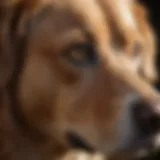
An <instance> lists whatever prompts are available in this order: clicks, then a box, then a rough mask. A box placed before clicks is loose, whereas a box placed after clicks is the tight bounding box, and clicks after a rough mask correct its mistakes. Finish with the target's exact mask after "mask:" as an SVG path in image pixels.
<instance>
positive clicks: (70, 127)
mask: <svg viewBox="0 0 160 160" xmlns="http://www.w3.org/2000/svg"><path fill="white" fill-rule="evenodd" d="M101 2H102V3H104V2H103V1H101ZM110 2H111V1H110ZM0 3H1V2H0ZM108 4H109V3H108ZM0 7H2V8H3V10H4V12H3V13H2V12H1V11H0V14H1V16H0V17H3V18H1V19H0V34H1V35H0V57H1V58H0V91H1V93H0V94H1V96H0V99H1V101H0V103H1V106H0V159H3V160H21V159H23V160H28V159H30V160H53V159H60V157H61V156H64V155H65V153H67V152H68V151H70V150H72V148H71V146H70V144H69V143H68V141H67V138H66V134H67V133H68V132H73V133H75V134H77V135H79V136H81V137H82V138H83V139H85V140H86V141H87V143H88V144H90V145H91V146H93V147H95V148H97V149H98V150H100V151H102V152H103V154H107V155H109V154H110V153H113V152H115V151H116V149H121V148H128V146H129V145H130V144H132V143H133V139H134V138H135V136H136V134H137V130H136V129H135V128H133V132H132V133H131V132H130V129H131V128H129V127H130V126H132V125H134V121H133V119H132V117H131V113H130V109H129V108H130V107H129V106H131V104H130V103H129V102H128V95H132V94H133V93H135V92H136V93H137V94H139V96H140V97H142V98H146V100H147V101H148V103H151V104H153V103H156V104H157V101H158V100H159V94H158V93H157V92H156V91H155V90H154V89H153V88H152V86H151V84H150V83H149V82H147V81H146V80H145V79H143V78H142V77H141V75H140V74H139V72H138V70H137V69H135V62H134V61H133V60H132V59H129V58H128V57H127V56H126V54H125V53H126V52H125V49H124V48H125V46H122V48H123V50H122V51H121V53H122V54H119V51H118V52H117V51H116V50H115V48H114V47H113V46H112V45H111V44H110V41H111V39H112V34H111V33H112V32H111V28H110V25H111V24H110V23H111V22H110V20H109V19H108V18H107V17H106V15H108V17H110V16H111V15H112V16H113V14H112V12H111V13H107V12H106V10H107V9H108V7H109V6H108V5H106V8H105V9H106V10H104V8H103V7H101V5H100V1H96V0H87V1H86V0H84V1H82V0H67V1H65V2H64V1H60V0H53V1H52V0H19V1H18V0H17V1H14V0H13V1H12V2H8V3H7V1H5V2H4V4H3V5H2V3H1V4H0ZM137 10H138V11H137ZM139 10H140V11H141V7H140V8H139V5H138V8H137V6H136V5H135V6H134V7H133V14H134V15H135V17H136V18H137V21H136V24H137V25H139V26H140V29H141V27H142V26H143V25H144V26H146V28H147V29H146V33H149V34H151V32H150V30H148V27H149V24H148V22H147V21H145V22H144V21H143V22H144V24H141V21H140V20H139V19H138V17H137V16H136V14H137V12H139ZM94 16H96V18H98V19H96V21H95V17H94ZM116 18H117V17H116V16H113V19H114V20H115V22H116V24H117V25H118V23H117V19H116ZM139 18H141V17H139ZM143 18H144V16H142V19H143ZM143 22H142V23H143ZM121 25H122V24H121ZM115 30H117V32H118V31H119V29H117V28H115ZM119 32H120V31H119ZM126 32H128V30H127V31H126ZM126 32H125V33H126ZM136 32H137V34H139V33H141V32H140V31H136ZM125 33H123V32H122V37H125ZM151 35H152V34H151ZM142 38H143V37H142ZM120 39H121V38H120ZM147 43H148V41H147ZM75 44H82V45H83V44H90V45H91V46H92V47H93V49H94V50H95V52H96V54H97V56H98V60H99V61H98V63H96V65H95V66H91V67H84V66H81V67H77V68H76V67H75V66H74V65H73V64H72V63H70V62H69V61H68V60H67V59H66V58H65V57H66V56H67V57H68V56H70V53H68V52H66V51H67V49H68V48H70V47H72V46H74V45H75ZM131 44H134V41H131ZM146 46H147V47H148V45H146V44H145V47H146ZM77 52H78V51H77ZM64 55H65V56H64ZM151 56H153V57H154V54H151ZM144 58H145V56H144ZM142 59H143V58H142ZM122 64H124V65H126V66H123V65H122ZM140 64H142V65H143V63H140ZM146 64H147V66H148V62H146ZM131 97H134V96H131ZM126 114H127V116H126ZM128 116H129V117H130V125H127V124H126V123H124V122H127V120H128V119H127V117H128ZM123 118H124V119H125V121H123ZM124 133H127V135H126V137H125V139H121V138H119V137H123V134H124ZM100 159H101V158H100Z"/></svg>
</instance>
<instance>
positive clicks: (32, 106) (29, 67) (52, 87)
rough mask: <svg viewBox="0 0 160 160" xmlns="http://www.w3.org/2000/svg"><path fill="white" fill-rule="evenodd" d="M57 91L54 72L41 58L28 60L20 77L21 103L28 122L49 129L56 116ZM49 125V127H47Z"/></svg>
mask: <svg viewBox="0 0 160 160" xmlns="http://www.w3.org/2000/svg"><path fill="white" fill-rule="evenodd" d="M56 91H57V83H56V79H55V77H54V75H53V70H51V68H50V67H49V66H48V64H47V63H46V62H45V61H44V59H42V58H41V57H39V56H37V55H35V56H29V57H27V58H26V62H25V64H24V69H23V73H22V74H21V77H20V85H19V93H18V95H19V97H18V98H19V101H20V103H21V108H20V109H21V110H22V111H23V113H24V114H25V117H26V118H27V120H28V121H29V122H30V123H32V124H34V125H36V126H37V127H41V128H43V129H44V128H48V127H49V126H50V123H52V121H53V117H54V114H55V112H54V111H55V108H54V106H55V104H54V103H55V98H56ZM46 124H47V126H46Z"/></svg>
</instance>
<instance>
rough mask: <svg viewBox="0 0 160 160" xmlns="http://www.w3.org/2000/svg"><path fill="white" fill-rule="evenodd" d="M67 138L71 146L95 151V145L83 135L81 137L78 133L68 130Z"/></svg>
mask: <svg viewBox="0 0 160 160" xmlns="http://www.w3.org/2000/svg"><path fill="white" fill-rule="evenodd" d="M66 138H67V141H68V143H69V144H70V145H71V147H74V148H77V149H83V150H86V151H88V152H93V151H94V147H92V146H91V145H90V144H88V143H87V142H86V141H85V140H84V139H83V138H82V137H80V136H79V135H78V134H76V133H73V132H67V133H66Z"/></svg>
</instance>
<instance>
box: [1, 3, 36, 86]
mask: <svg viewBox="0 0 160 160" xmlns="http://www.w3.org/2000/svg"><path fill="white" fill-rule="evenodd" d="M37 2H39V1H38V0H1V2H0V89H2V88H4V87H6V86H7V84H8V83H9V81H10V79H11V77H12V75H13V72H14V71H15V67H16V64H17V59H18V58H19V57H18V56H19V55H17V53H16V52H17V51H16V48H17V43H19V42H16V32H17V31H16V30H17V28H18V26H16V25H19V22H18V24H17V21H19V18H20V17H19V16H20V14H21V11H23V10H27V11H29V12H30V11H31V10H32V9H34V7H35V6H36V4H37ZM18 45H21V44H18Z"/></svg>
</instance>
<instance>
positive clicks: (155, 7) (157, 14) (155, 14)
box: [140, 0, 160, 160]
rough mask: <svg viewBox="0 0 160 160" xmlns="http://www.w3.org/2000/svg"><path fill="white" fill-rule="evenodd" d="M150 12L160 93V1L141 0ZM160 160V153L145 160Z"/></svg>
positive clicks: (157, 85)
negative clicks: (155, 46)
mask: <svg viewBox="0 0 160 160" xmlns="http://www.w3.org/2000/svg"><path fill="white" fill-rule="evenodd" d="M140 1H141V2H142V3H143V4H144V5H145V6H146V7H147V8H148V10H149V15H150V22H151V23H152V26H153V28H154V30H155V33H156V36H157V40H158V42H157V46H158V48H157V59H156V65H157V70H158V73H159V82H158V83H157V84H156V87H157V89H158V90H159V91H160V1H159V0H140ZM154 159H155V160H160V150H159V153H154V154H152V155H150V156H149V157H147V158H144V159H143V160H154Z"/></svg>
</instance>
